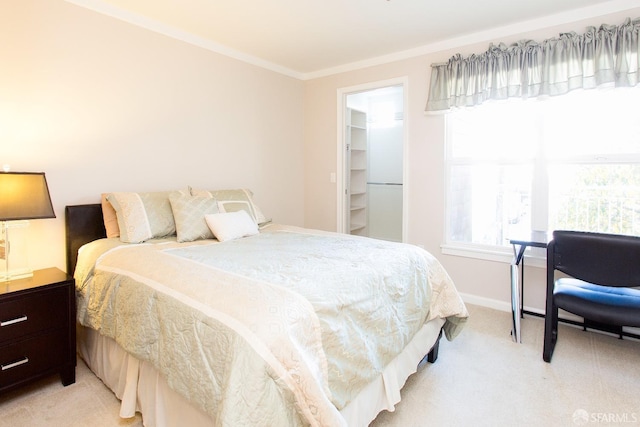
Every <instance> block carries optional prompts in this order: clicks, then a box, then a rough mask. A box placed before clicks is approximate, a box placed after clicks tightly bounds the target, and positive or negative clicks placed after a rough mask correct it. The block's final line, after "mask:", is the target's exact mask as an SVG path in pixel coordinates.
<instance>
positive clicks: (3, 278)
mask: <svg viewBox="0 0 640 427" xmlns="http://www.w3.org/2000/svg"><path fill="white" fill-rule="evenodd" d="M29 277H33V270H29V271H25V272H20V271H11V272H3V273H2V274H0V282H9V281H11V280H19V279H28V278H29Z"/></svg>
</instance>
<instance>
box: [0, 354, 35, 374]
mask: <svg viewBox="0 0 640 427" xmlns="http://www.w3.org/2000/svg"><path fill="white" fill-rule="evenodd" d="M25 363H29V358H28V357H26V356H25V358H24V359H22V360H18V361H17V362H13V363H9V364H7V365H2V370H3V371H6V370H7V369H11V368H15V367H16V366H20V365H24V364H25Z"/></svg>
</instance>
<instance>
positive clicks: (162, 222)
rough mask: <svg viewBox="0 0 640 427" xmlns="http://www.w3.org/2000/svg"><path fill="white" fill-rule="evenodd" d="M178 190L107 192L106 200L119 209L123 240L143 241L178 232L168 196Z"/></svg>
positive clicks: (176, 192) (129, 241) (117, 212)
mask: <svg viewBox="0 0 640 427" xmlns="http://www.w3.org/2000/svg"><path fill="white" fill-rule="evenodd" d="M171 194H180V192H178V191H159V192H148V193H131V192H118V193H109V194H107V200H108V201H109V203H111V205H112V206H113V208H114V209H115V211H116V217H117V218H118V227H119V228H120V240H121V241H123V242H125V243H140V242H144V241H145V240H148V239H151V238H153V237H164V236H170V235H172V234H175V232H176V224H175V221H174V219H173V212H172V210H171V204H170V203H169V196H170V195H171Z"/></svg>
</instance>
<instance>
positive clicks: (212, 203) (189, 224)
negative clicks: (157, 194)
mask: <svg viewBox="0 0 640 427" xmlns="http://www.w3.org/2000/svg"><path fill="white" fill-rule="evenodd" d="M169 202H170V203H171V209H172V210H173V217H174V219H175V221H176V232H177V235H178V242H192V241H194V240H200V239H213V233H211V230H210V229H209V227H208V226H207V222H206V221H205V220H204V216H205V215H207V214H215V213H218V203H217V201H216V199H214V198H211V197H197V196H189V195H186V194H180V195H172V196H171V197H169Z"/></svg>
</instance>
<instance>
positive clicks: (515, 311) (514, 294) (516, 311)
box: [511, 264, 522, 343]
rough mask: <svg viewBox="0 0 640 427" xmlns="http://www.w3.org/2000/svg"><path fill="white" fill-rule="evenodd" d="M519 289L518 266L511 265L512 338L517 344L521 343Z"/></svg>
mask: <svg viewBox="0 0 640 427" xmlns="http://www.w3.org/2000/svg"><path fill="white" fill-rule="evenodd" d="M519 291H520V289H519V287H518V265H517V264H511V318H512V320H513V329H512V333H511V336H512V337H513V340H514V341H515V342H517V343H521V342H522V341H521V337H520V297H519V296H518V294H519Z"/></svg>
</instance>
